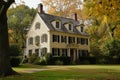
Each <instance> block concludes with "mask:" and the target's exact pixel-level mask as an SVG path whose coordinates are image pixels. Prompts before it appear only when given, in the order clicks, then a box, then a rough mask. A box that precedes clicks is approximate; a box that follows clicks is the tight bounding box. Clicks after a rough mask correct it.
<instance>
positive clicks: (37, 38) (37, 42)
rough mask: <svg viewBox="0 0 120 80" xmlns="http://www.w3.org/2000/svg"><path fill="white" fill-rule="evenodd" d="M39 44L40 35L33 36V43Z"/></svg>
mask: <svg viewBox="0 0 120 80" xmlns="http://www.w3.org/2000/svg"><path fill="white" fill-rule="evenodd" d="M39 44H40V37H39V36H36V37H35V45H37V46H39Z"/></svg>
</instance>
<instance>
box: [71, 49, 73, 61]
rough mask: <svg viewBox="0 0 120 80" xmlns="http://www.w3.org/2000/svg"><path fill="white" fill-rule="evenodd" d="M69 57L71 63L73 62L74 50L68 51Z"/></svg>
mask: <svg viewBox="0 0 120 80" xmlns="http://www.w3.org/2000/svg"><path fill="white" fill-rule="evenodd" d="M70 57H71V60H72V61H73V60H74V49H70Z"/></svg>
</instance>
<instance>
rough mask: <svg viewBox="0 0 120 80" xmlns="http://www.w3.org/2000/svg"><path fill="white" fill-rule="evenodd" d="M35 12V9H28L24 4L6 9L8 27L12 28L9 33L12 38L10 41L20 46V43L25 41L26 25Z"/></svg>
mask: <svg viewBox="0 0 120 80" xmlns="http://www.w3.org/2000/svg"><path fill="white" fill-rule="evenodd" d="M35 13H36V10H35V9H30V8H29V7H28V6H25V5H24V4H21V5H19V6H16V8H10V9H9V10H8V12H7V14H8V24H9V26H8V28H9V30H12V32H11V33H10V34H9V36H10V38H11V39H12V40H13V41H12V43H16V44H19V45H20V46H21V43H25V41H26V36H25V35H26V32H25V29H26V28H29V27H28V26H29V25H30V23H31V22H32V20H33V17H34V16H35Z"/></svg>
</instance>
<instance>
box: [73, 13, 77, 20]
mask: <svg viewBox="0 0 120 80" xmlns="http://www.w3.org/2000/svg"><path fill="white" fill-rule="evenodd" d="M74 18H75V20H76V21H78V20H77V13H75V14H74Z"/></svg>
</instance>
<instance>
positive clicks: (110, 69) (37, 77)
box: [0, 64, 120, 80]
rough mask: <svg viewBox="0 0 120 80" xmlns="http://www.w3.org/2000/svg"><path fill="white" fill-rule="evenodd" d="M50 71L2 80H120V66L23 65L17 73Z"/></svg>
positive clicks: (24, 74)
mask: <svg viewBox="0 0 120 80" xmlns="http://www.w3.org/2000/svg"><path fill="white" fill-rule="evenodd" d="M34 68H37V69H48V70H44V71H39V72H35V73H21V75H20V76H9V77H6V78H0V80H120V65H75V66H38V65H30V64H27V65H22V66H20V67H19V68H13V69H14V70H16V71H18V72H19V71H20V70H26V69H34Z"/></svg>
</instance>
